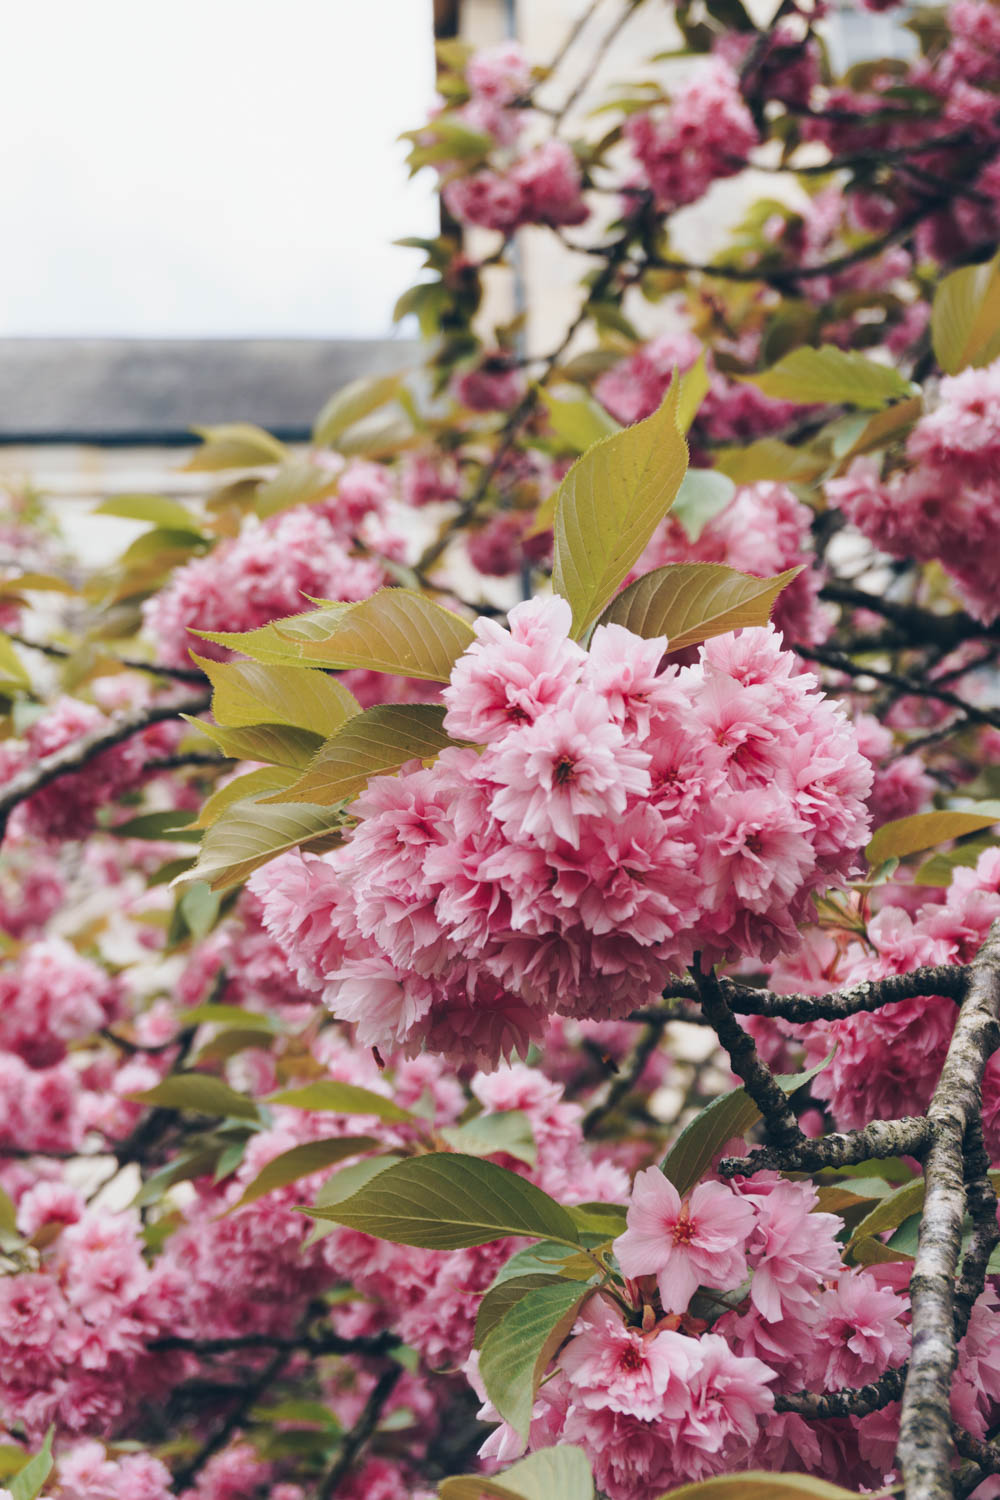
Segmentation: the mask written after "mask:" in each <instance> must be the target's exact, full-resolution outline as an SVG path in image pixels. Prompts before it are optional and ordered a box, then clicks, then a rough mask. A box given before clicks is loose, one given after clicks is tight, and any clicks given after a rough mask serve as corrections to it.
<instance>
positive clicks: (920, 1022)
mask: <svg viewBox="0 0 1000 1500" xmlns="http://www.w3.org/2000/svg"><path fill="white" fill-rule="evenodd" d="M905 889H909V888H905ZM920 889H921V888H920V887H916V888H915V890H917V891H919V890H920ZM889 890H890V893H891V891H892V887H889ZM926 894H927V895H928V896H929V897H931V899H928V900H927V901H926V902H925V903H924V905H923V906H921V907H918V908H917V910H916V912H915V913H914V914H911V913H910V912H908V911H905V910H903V909H902V907H901V906H899V905H895V904H886V905H884V906H883V907H882V910H881V911H880V912H878V914H877V915H876V916H875V917H874V918H873V919H872V920H871V922H869V924H868V929H867V941H866V942H865V943H864V944H862V943H860V942H854V943H850V944H846V945H844V944H842V945H841V946H840V948H839V949H834V948H833V946H832V944H830V943H829V940H828V939H826V938H824V937H823V936H822V935H821V934H820V935H816V936H815V937H814V938H813V939H812V941H811V943H810V947H809V948H808V949H807V950H805V951H804V952H803V953H802V954H801V955H800V956H798V957H796V956H793V957H791V958H790V959H786V960H783V961H782V962H781V963H780V964H779V965H777V966H776V967H775V969H774V971H773V973H772V983H773V984H774V986H775V988H779V987H783V986H785V985H790V986H792V987H794V988H795V989H796V990H799V991H801V990H806V991H807V992H812V993H814V994H820V993H823V992H824V991H826V990H829V989H831V988H834V987H839V986H844V985H850V984H854V983H859V982H861V981H862V980H866V979H878V978H882V977H883V976H884V975H887V974H900V973H904V972H906V971H907V970H909V969H912V968H914V966H916V965H919V964H953V963H968V962H970V961H971V959H972V958H973V957H974V956H975V954H976V952H977V951H978V949H979V947H980V946H981V944H982V943H983V941H984V940H985V938H986V934H987V932H988V930H989V926H990V923H991V922H992V920H993V919H994V917H997V916H1000V851H998V850H996V849H988V850H986V851H985V852H984V853H983V854H981V855H980V857H979V861H978V863H977V865H976V867H975V868H974V869H963V868H958V869H956V870H955V872H954V875H953V878H952V882H951V885H950V886H949V888H948V892H947V896H946V898H945V899H944V900H943V901H942V900H941V899H940V897H938V899H934V898H933V896H932V893H931V891H930V890H927V892H926ZM828 944H829V947H830V952H829V953H827V952H826V949H827V945H828ZM824 959H825V960H826V961H824ZM816 960H820V961H819V962H817V961H816ZM955 1013H956V1012H955V1002H954V1001H953V1000H949V999H946V998H945V997H943V996H929V997H926V998H920V999H916V1000H904V1001H901V1002H900V1003H899V1004H896V1005H889V1006H884V1007H883V1008H882V1009H880V1010H877V1011H873V1012H871V1013H870V1014H860V1015H857V1016H852V1017H850V1018H849V1019H848V1020H845V1021H819V1022H815V1023H814V1024H812V1025H811V1026H809V1027H807V1028H804V1029H801V1030H800V1029H799V1028H790V1027H786V1026H784V1025H782V1026H781V1028H780V1029H781V1030H782V1031H785V1032H790V1033H791V1034H792V1035H797V1036H800V1037H801V1038H803V1039H804V1041H805V1044H806V1057H807V1060H808V1062H809V1064H810V1065H811V1064H812V1063H814V1062H819V1061H821V1060H822V1058H824V1057H825V1056H826V1055H827V1053H828V1052H829V1051H830V1049H831V1047H833V1046H834V1044H836V1049H837V1050H836V1052H835V1054H834V1056H833V1059H832V1061H831V1062H830V1063H829V1065H828V1066H827V1067H826V1068H824V1069H823V1072H822V1073H821V1074H820V1075H819V1076H818V1077H817V1078H816V1079H814V1081H813V1083H812V1085H811V1088H812V1093H813V1095H814V1097H815V1098H817V1099H822V1100H824V1101H825V1102H826V1103H827V1106H828V1108H829V1110H830V1113H831V1115H832V1117H833V1119H834V1122H835V1124H836V1127H837V1129H841V1130H850V1129H853V1128H855V1127H856V1126H861V1125H864V1124H867V1122H868V1121H869V1120H878V1119H892V1118H895V1117H897V1116H899V1115H912V1114H919V1113H920V1112H921V1111H922V1110H925V1109H926V1108H927V1106H928V1104H929V1103H930V1097H931V1094H932V1092H933V1090H934V1086H935V1084H936V1083H937V1079H938V1075H939V1073H940V1071H941V1064H942V1062H943V1061H944V1056H945V1053H946V1051H947V1049H948V1043H949V1041H950V1039H951V1034H952V1031H953V1029H954V1025H955ZM983 1098H984V1129H985V1134H986V1144H987V1149H988V1150H989V1153H990V1159H991V1160H994V1161H995V1160H998V1159H1000V1063H998V1061H997V1059H996V1058H993V1059H992V1060H991V1061H990V1062H989V1064H988V1065H987V1070H986V1078H985V1081H984V1085H983Z"/></svg>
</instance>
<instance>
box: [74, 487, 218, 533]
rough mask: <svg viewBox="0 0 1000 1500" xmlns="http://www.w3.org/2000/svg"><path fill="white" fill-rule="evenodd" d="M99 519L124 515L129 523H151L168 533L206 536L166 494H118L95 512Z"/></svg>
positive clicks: (185, 508)
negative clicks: (181, 532) (185, 532)
mask: <svg viewBox="0 0 1000 1500" xmlns="http://www.w3.org/2000/svg"><path fill="white" fill-rule="evenodd" d="M94 515H95V516H124V517H125V519H126V520H128V521H148V522H149V523H150V525H152V526H156V527H161V528H165V529H166V530H167V531H190V532H191V534H192V536H198V537H200V536H203V535H204V533H203V531H202V528H201V526H200V525H199V524H198V522H197V521H196V520H195V518H194V516H193V515H192V514H191V512H190V511H189V510H188V508H187V506H185V505H181V503H180V502H179V501H178V500H168V499H167V497H166V496H165V495H115V496H114V497H113V499H111V500H105V501H104V502H103V503H102V504H101V505H99V506H98V507H97V509H96V510H95V511H94Z"/></svg>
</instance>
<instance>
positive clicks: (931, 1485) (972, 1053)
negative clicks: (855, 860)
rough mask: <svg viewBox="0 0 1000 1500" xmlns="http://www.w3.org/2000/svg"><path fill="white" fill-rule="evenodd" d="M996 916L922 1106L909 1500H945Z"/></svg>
mask: <svg viewBox="0 0 1000 1500" xmlns="http://www.w3.org/2000/svg"><path fill="white" fill-rule="evenodd" d="M998 1017H1000V919H998V920H997V921H995V922H994V923H993V926H992V927H991V929H990V932H989V936H988V937H987V939H986V942H985V943H984V944H983V946H982V948H981V949H980V951H979V954H978V956H977V957H976V959H975V960H974V962H973V964H972V969H971V974H970V980H969V987H968V990H967V992H966V997H965V1000H964V1001H963V1003H962V1008H961V1010H960V1011H959V1014H958V1020H957V1022H956V1025H955V1031H954V1034H953V1036H952V1039H951V1044H950V1046H949V1048H948V1055H947V1057H946V1058H945V1063H944V1067H943V1068H942V1070H941V1077H940V1079H939V1081H938V1085H937V1088H936V1089H935V1090H934V1097H933V1099H932V1100H931V1103H930V1108H929V1110H928V1119H929V1121H930V1124H931V1128H932V1131H933V1140H932V1144H931V1147H930V1150H929V1152H928V1154H927V1158H926V1161H925V1165H924V1182H925V1197H924V1210H923V1216H922V1218H921V1221H920V1238H919V1241H918V1245H917V1255H916V1261H915V1264H914V1268H913V1276H912V1278H911V1281H910V1299H911V1307H912V1337H913V1346H912V1354H911V1357H910V1371H909V1375H908V1376H907V1380H906V1386H905V1389H904V1392H903V1408H902V1415H901V1420H900V1437H899V1450H898V1455H899V1462H900V1465H901V1467H902V1470H903V1476H904V1479H905V1482H906V1494H907V1500H951V1495H952V1486H951V1478H950V1471H951V1462H952V1456H953V1443H952V1436H951V1427H950V1416H949V1404H950V1397H951V1376H952V1370H953V1368H954V1365H955V1311H956V1306H955V1304H956V1297H955V1277H956V1272H957V1269H958V1260H959V1255H960V1252H961V1246H962V1219H963V1216H964V1214H965V1202H966V1191H965V1170H964V1156H963V1145H964V1141H965V1138H966V1133H967V1131H968V1130H969V1127H970V1126H971V1125H972V1123H973V1122H974V1121H975V1120H977V1119H978V1118H979V1112H980V1108H981V1103H982V1092H981V1090H982V1078H983V1072H984V1070H985V1067H986V1063H987V1061H988V1059H989V1057H990V1056H991V1054H992V1053H993V1051H994V1050H995V1048H996V1046H997V1043H998V1040H1000V1024H998Z"/></svg>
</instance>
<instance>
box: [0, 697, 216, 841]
mask: <svg viewBox="0 0 1000 1500" xmlns="http://www.w3.org/2000/svg"><path fill="white" fill-rule="evenodd" d="M210 702H211V698H210V696H209V695H208V694H200V695H199V696H198V697H197V698H180V699H178V700H176V701H175V702H174V703H156V704H153V705H151V706H150V707H147V708H140V709H136V710H134V712H132V713H129V714H121V715H118V716H117V717H115V718H114V719H111V720H109V722H108V723H107V725H105V726H103V727H102V728H100V729H95V730H93V732H92V733H90V734H83V735H81V736H80V738H79V739H78V740H72V741H71V742H70V743H69V744H68V745H63V747H62V748H61V749H60V750H53V752H52V754H51V755H46V756H45V757H44V759H42V760H40V761H38V762H37V763H36V764H35V765H33V766H29V767H27V768H26V769H25V770H24V771H19V772H18V774H17V775H16V776H12V777H11V779H10V781H8V782H7V783H6V785H5V786H3V787H2V788H0V838H2V836H3V833H4V832H5V830H6V827H7V819H8V818H9V816H10V814H11V813H12V812H13V810H14V808H15V807H17V806H18V804H19V803H21V802H26V801H27V800H28V798H29V797H31V796H33V795H34V794H35V792H38V791H41V789H42V787H45V786H49V785H50V784H51V783H52V782H53V781H58V780H59V778H60V777H61V776H69V775H72V773H73V772H74V771H79V770H82V769H83V767H84V766H85V765H88V764H89V762H90V761H92V760H95V759H96V758H97V756H99V755H102V754H103V753H104V751H105V750H110V749H111V748H112V746H114V745H121V744H123V743H124V741H125V740H130V739H131V738H132V736H133V735H136V734H141V733H142V731H143V730H144V729H149V728H150V726H151V725H153V724H162V723H164V722H165V721H166V720H169V719H176V718H179V717H180V715H181V714H200V713H204V712H205V710H206V709H207V708H208V705H209V703H210Z"/></svg>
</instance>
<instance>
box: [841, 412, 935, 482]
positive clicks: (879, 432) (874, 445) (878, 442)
mask: <svg viewBox="0 0 1000 1500" xmlns="http://www.w3.org/2000/svg"><path fill="white" fill-rule="evenodd" d="M923 404H924V403H923V400H922V398H921V397H920V396H911V397H910V399H909V400H908V401H897V402H896V403H895V405H893V406H890V407H888V408H887V410H885V411H879V412H876V413H875V415H874V416H873V417H869V418H868V419H867V420H865V418H864V417H861V418H859V419H855V418H850V419H849V420H850V421H851V422H852V423H853V422H855V421H857V423H858V425H856V426H854V427H853V428H852V430H851V431H850V432H849V433H847V432H845V437H846V438H847V441H846V442H845V444H844V446H843V449H840V448H839V447H838V445H837V444H836V443H835V444H834V448H833V451H834V454H835V456H836V457H837V458H838V459H839V460H840V463H839V466H838V468H837V471H836V472H837V473H838V474H843V473H844V471H845V470H846V469H847V468H848V467H849V466H850V464H851V463H852V461H853V460H854V459H855V458H857V457H858V455H859V454H861V453H873V452H874V451H875V450H876V449H878V448H885V447H886V446H887V445H888V444H889V443H892V442H895V441H896V440H897V439H898V438H901V437H902V436H903V434H904V433H906V432H908V431H909V429H910V428H911V427H912V426H913V424H914V422H916V420H917V418H918V417H919V416H920V413H921V411H922V410H923ZM825 430H826V431H827V432H828V431H829V430H830V429H829V428H827V429H825Z"/></svg>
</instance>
